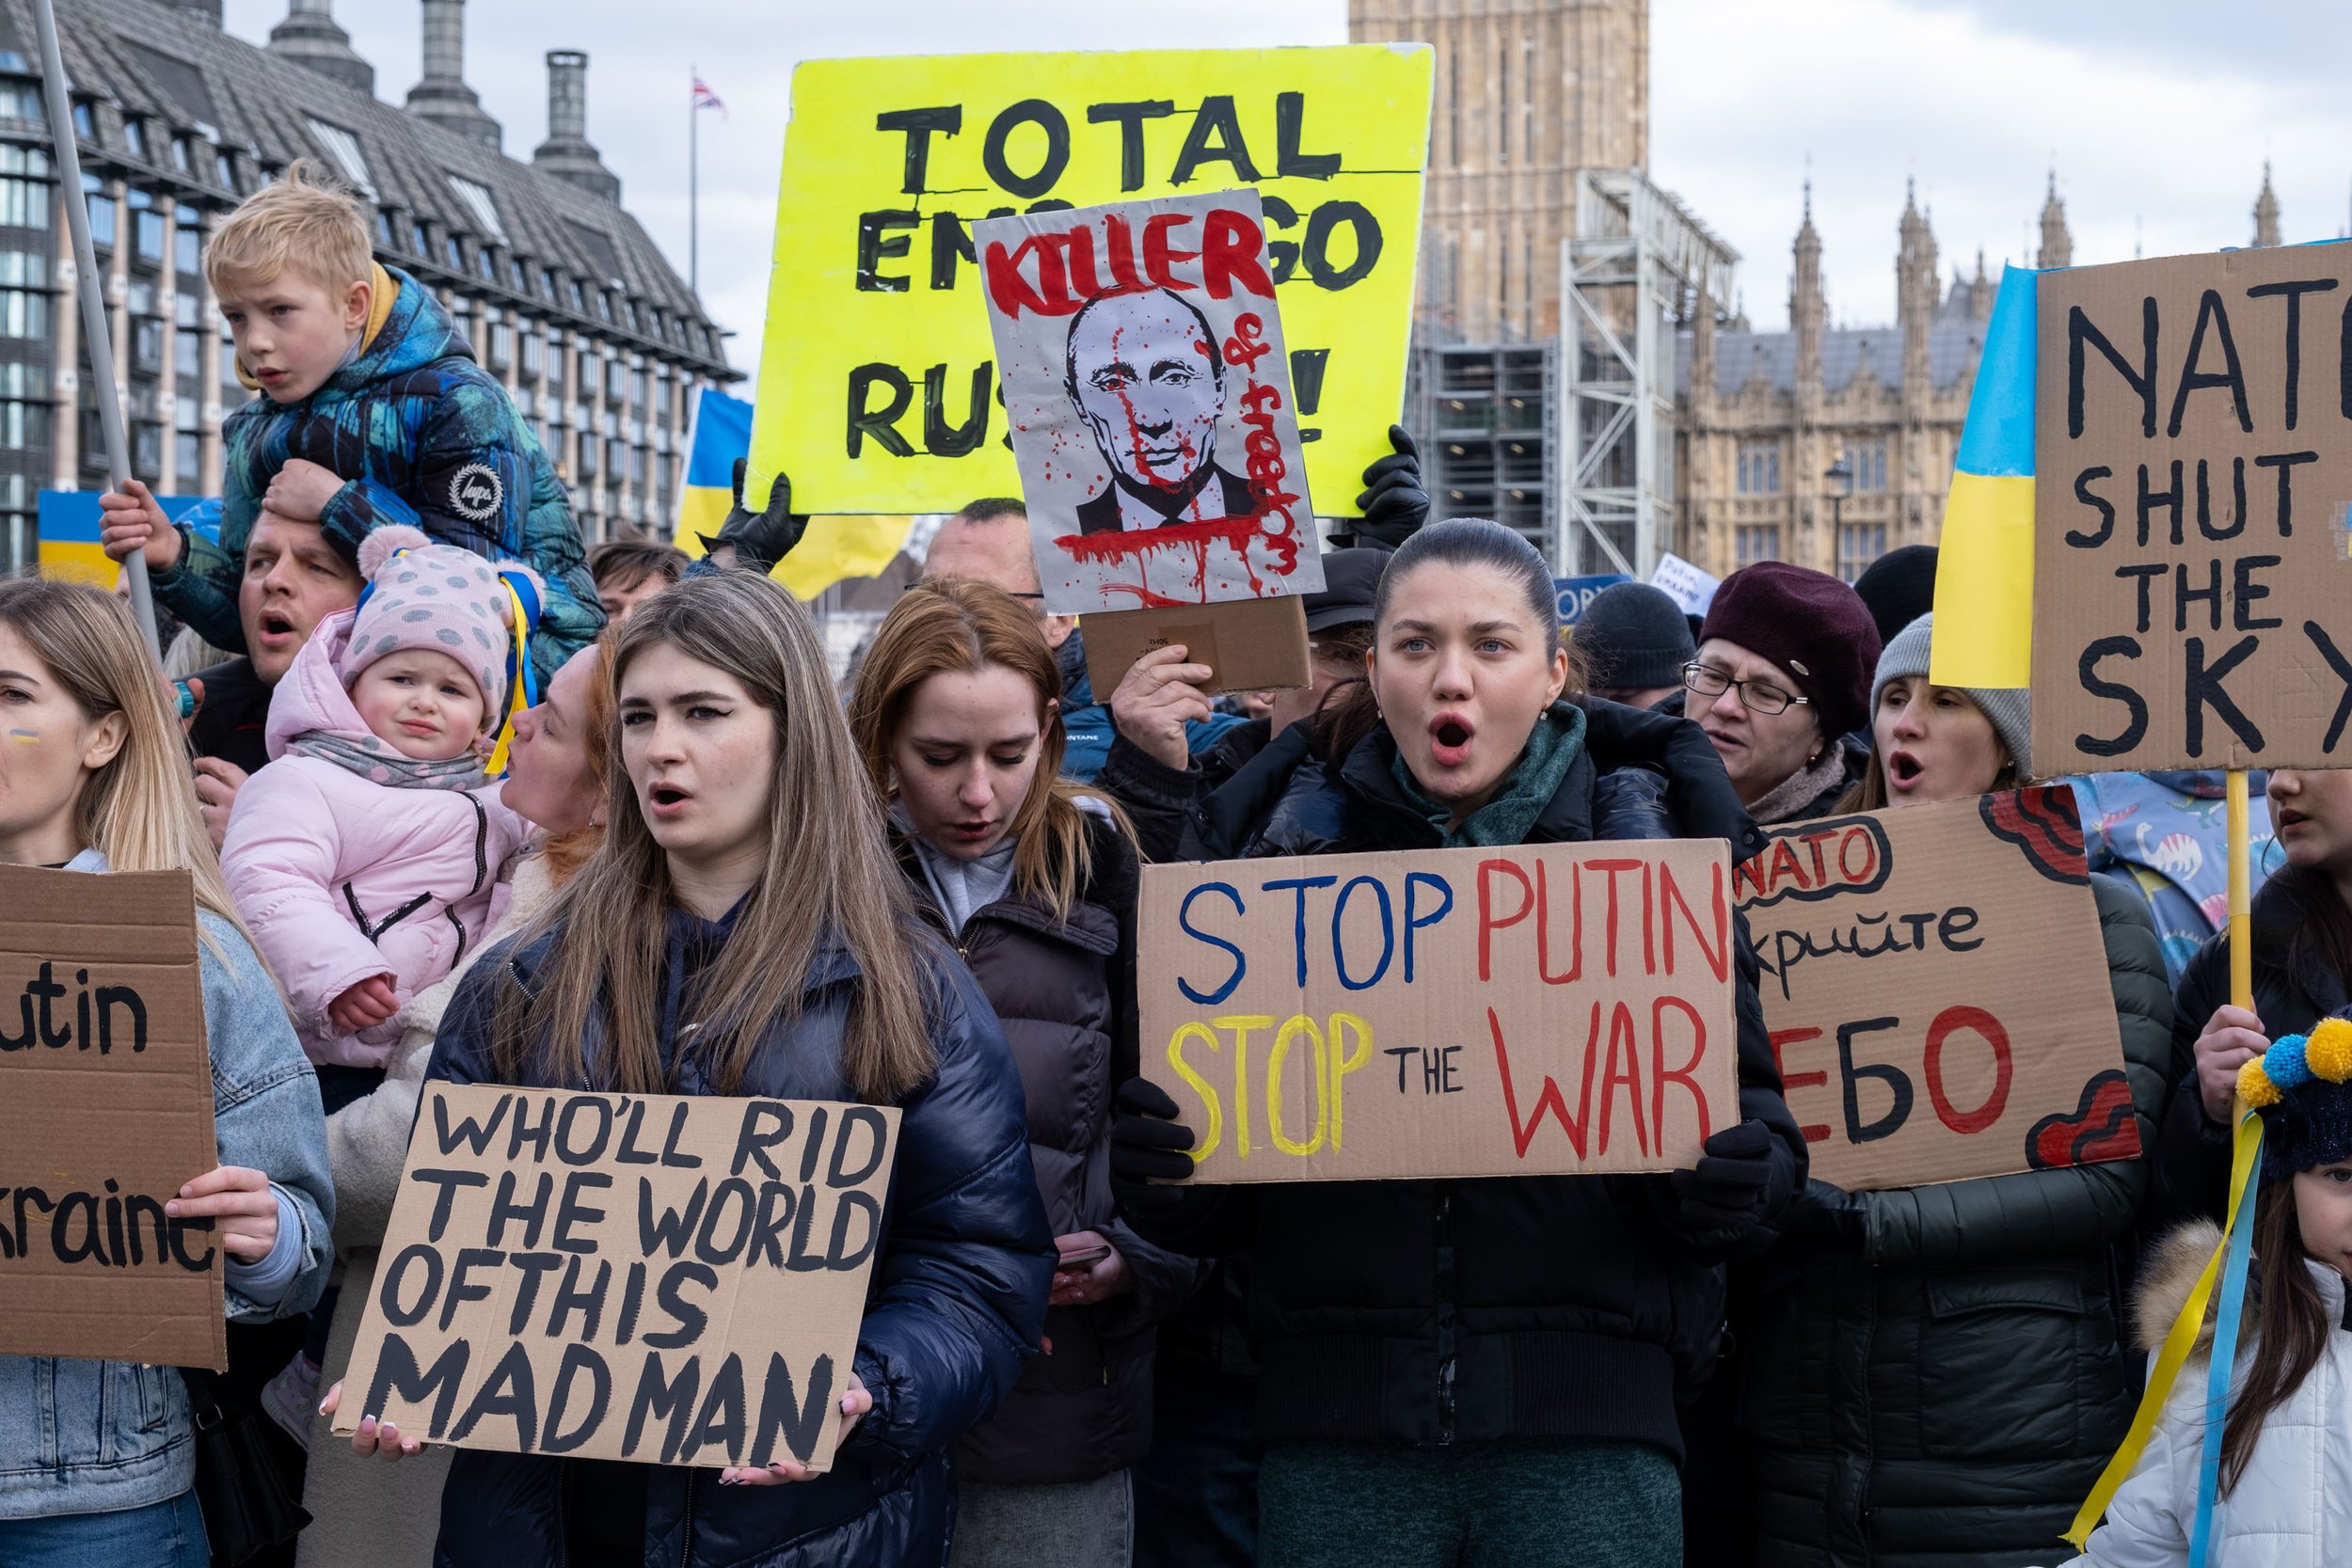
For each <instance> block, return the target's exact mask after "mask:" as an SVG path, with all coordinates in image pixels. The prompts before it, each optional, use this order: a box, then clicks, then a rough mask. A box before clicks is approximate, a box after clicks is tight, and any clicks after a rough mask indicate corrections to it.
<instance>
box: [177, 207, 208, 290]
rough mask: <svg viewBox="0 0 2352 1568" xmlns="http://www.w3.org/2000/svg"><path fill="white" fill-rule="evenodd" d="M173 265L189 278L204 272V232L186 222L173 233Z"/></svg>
mask: <svg viewBox="0 0 2352 1568" xmlns="http://www.w3.org/2000/svg"><path fill="white" fill-rule="evenodd" d="M171 264H172V265H173V266H175V267H177V268H178V269H179V270H180V271H181V272H182V273H183V274H184V275H185V276H187V277H195V276H196V275H197V274H199V273H200V272H202V271H203V270H204V235H203V232H202V231H201V230H199V229H198V228H197V227H196V226H195V225H194V224H192V223H189V222H186V221H185V220H183V221H182V222H181V223H180V225H179V226H178V227H177V228H175V229H174V230H172V233H171Z"/></svg>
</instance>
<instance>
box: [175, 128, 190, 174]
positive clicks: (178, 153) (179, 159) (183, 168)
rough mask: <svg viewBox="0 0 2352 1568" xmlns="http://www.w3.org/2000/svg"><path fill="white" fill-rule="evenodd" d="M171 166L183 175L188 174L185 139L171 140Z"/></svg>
mask: <svg viewBox="0 0 2352 1568" xmlns="http://www.w3.org/2000/svg"><path fill="white" fill-rule="evenodd" d="M171 166H172V167H173V168H176V169H178V170H179V171H180V172H181V173H183V174H185V173H187V172H188V138H187V137H185V136H174V137H172V138H171Z"/></svg>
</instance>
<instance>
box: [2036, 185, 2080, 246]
mask: <svg viewBox="0 0 2352 1568" xmlns="http://www.w3.org/2000/svg"><path fill="white" fill-rule="evenodd" d="M2033 264H2034V265H2035V266H2037V267H2071V266H2073V265H2074V236H2073V235H2072V234H2069V233H2068V232H2067V231H2066V203H2065V202H2063V201H2060V200H2059V199H2058V170H2056V169H2052V170H2051V171H2050V194H2049V195H2048V196H2047V197H2045V198H2042V254H2041V255H2040V256H2037V257H2036V258H2034V263H2033Z"/></svg>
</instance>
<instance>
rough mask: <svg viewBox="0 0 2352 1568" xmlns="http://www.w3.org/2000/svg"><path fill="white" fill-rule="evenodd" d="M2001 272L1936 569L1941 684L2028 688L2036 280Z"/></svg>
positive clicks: (1934, 656) (2018, 271)
mask: <svg viewBox="0 0 2352 1568" xmlns="http://www.w3.org/2000/svg"><path fill="white" fill-rule="evenodd" d="M2040 276H2041V275H2040V274H2038V273H2036V272H2034V271H2033V270H2031V269H2030V268H2027V267H2010V268H2008V269H2007V270H2005V271H2004V272H2003V273H2002V274H2001V292H2000V293H1999V294H1998V295H1996V296H1995V297H1994V302H1993V320H1992V323H1991V325H1988V326H1987V328H1986V329H1985V338H1984V356H1983V358H1982V360H1981V361H1980V362H1979V364H1978V366H1977V384H1976V388H1975V389H1974V390H1973V391H1971V392H1970V394H1969V397H1968V422H1967V424H1966V425H1964V426H1963V427H1962V430H1961V434H1960V455H1959V458H1958V460H1957V461H1956V462H1955V464H1954V465H1953V470H1954V471H1953V473H1952V488H1951V493H1950V495H1949V496H1947V498H1946V499H1945V501H1944V535H1943V545H1942V554H1941V556H1940V557H1939V558H1938V559H1937V562H1936V570H1935V647H1934V648H1933V650H1932V651H1931V654H1930V662H1931V664H1932V666H1933V668H1932V669H1931V671H1930V673H1929V678H1930V679H1931V680H1932V681H1934V682H1935V683H1936V684H1937V685H1938V686H1974V687H1994V688H1999V687H2020V686H2026V685H2028V684H2030V683H2029V681H2028V680H2027V678H2026V677H2027V672H2028V670H2029V669H2030V668H2031V664H2032V657H2033V424H2034V347H2035V329H2034V293H2035V290H2034V283H2035V279H2036V278H2037V277H2040Z"/></svg>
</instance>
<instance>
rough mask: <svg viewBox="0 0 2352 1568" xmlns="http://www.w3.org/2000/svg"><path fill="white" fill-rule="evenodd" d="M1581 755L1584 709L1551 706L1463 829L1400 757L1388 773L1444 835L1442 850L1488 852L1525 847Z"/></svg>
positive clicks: (1462, 825) (1465, 822)
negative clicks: (1489, 797) (1453, 823)
mask: <svg viewBox="0 0 2352 1568" xmlns="http://www.w3.org/2000/svg"><path fill="white" fill-rule="evenodd" d="M1583 750H1584V710H1583V709H1582V708H1581V707H1578V706H1577V705H1575V704H1573V703H1554V704H1552V705H1551V706H1550V707H1549V708H1548V709H1547V710H1545V713H1544V716H1543V717H1542V718H1540V719H1538V720H1536V721H1535V729H1534V734H1532V735H1530V736H1528V737H1527V750H1526V751H1524V752H1520V753H1519V760H1518V762H1517V763H1515V764H1514V765H1513V766H1512V768H1511V771H1510V772H1509V773H1508V774H1507V775H1505V776H1504V778H1503V781H1502V788H1500V789H1498V790H1497V791H1496V792H1495V797H1494V799H1493V800H1488V801H1487V802H1486V804H1485V805H1483V806H1481V807H1479V808H1478V809H1477V810H1476V811H1474V812H1472V813H1470V816H1467V817H1465V818H1463V820H1462V823H1461V825H1460V826H1459V827H1448V826H1447V825H1446V824H1447V823H1448V822H1449V821H1451V820H1452V819H1453V816H1454V809H1453V808H1452V807H1451V806H1441V805H1439V804H1438V803H1437V802H1436V801H1435V800H1431V799H1429V797H1428V796H1426V795H1423V794H1422V791H1421V785H1420V784H1416V783H1415V782H1414V780H1413V775H1412V774H1411V773H1410V772H1409V771H1408V770H1407V769H1406V767H1405V758H1404V757H1403V756H1402V755H1401V754H1400V755H1398V756H1396V757H1394V758H1391V761H1390V763H1389V772H1390V775H1391V777H1393V778H1394V779H1395V780H1396V783H1397V787H1398V788H1400V789H1402V790H1404V791H1405V799H1406V800H1408V801H1410V802H1411V803H1412V805H1413V809H1414V810H1416V811H1418V812H1420V813H1421V814H1422V816H1426V817H1427V818H1429V820H1430V821H1431V822H1432V823H1433V824H1435V825H1436V827H1437V830H1438V832H1440V833H1442V834H1443V835H1444V840H1443V842H1442V843H1441V844H1440V845H1439V846H1438V847H1440V848H1443V849H1460V848H1465V847H1469V848H1478V849H1488V848H1493V847H1497V846H1500V845H1510V844H1524V843H1526V842H1527V832H1528V830H1529V829H1531V828H1533V827H1534V825H1535V818H1537V817H1539V816H1542V815H1543V814H1544V808H1545V807H1546V806H1548V805H1549V804H1551V798H1552V797H1553V796H1554V795H1557V794H1559V793H1560V781H1561V780H1563V779H1565V778H1566V777H1567V776H1568V769H1569V768H1573V767H1574V766H1576V759H1577V757H1578V756H1579V755H1580V754H1581V752H1583Z"/></svg>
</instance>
